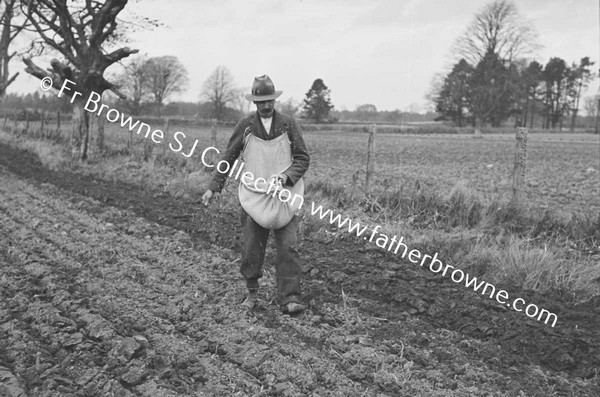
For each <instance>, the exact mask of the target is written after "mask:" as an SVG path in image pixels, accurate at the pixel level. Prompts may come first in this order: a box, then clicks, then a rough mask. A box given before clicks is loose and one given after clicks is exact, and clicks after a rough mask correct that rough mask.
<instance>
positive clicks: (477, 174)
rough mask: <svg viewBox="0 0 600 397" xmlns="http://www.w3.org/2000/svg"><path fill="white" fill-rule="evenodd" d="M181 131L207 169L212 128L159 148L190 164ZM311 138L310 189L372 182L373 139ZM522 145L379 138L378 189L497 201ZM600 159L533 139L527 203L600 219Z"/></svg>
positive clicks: (581, 149)
mask: <svg viewBox="0 0 600 397" xmlns="http://www.w3.org/2000/svg"><path fill="white" fill-rule="evenodd" d="M152 127H153V128H154V129H156V128H159V129H160V128H163V126H161V125H152ZM179 130H180V131H183V132H184V133H185V134H186V137H187V138H186V140H185V146H186V148H187V150H188V151H189V149H191V146H192V144H193V141H194V139H198V140H199V143H198V146H197V149H196V152H195V157H196V161H198V162H199V157H200V153H201V151H202V150H203V149H204V148H205V147H207V146H210V138H209V136H210V130H209V128H208V127H200V128H197V127H196V128H194V127H183V126H182V127H171V129H170V134H169V135H168V137H170V140H169V141H165V142H167V143H161V144H157V145H155V147H154V149H155V150H160V151H164V152H165V153H168V154H170V155H174V156H178V157H180V158H182V157H181V156H179V155H175V154H174V153H172V152H171V151H170V150H168V148H167V145H168V142H173V140H172V134H173V133H174V132H175V131H179ZM231 131H232V128H225V127H220V129H219V133H218V140H217V142H218V147H219V148H220V149H223V148H224V147H225V146H226V144H227V141H228V139H229V137H230V135H231ZM106 135H107V141H108V143H109V145H111V146H113V145H114V146H115V147H124V146H125V144H126V142H127V140H128V139H129V132H128V131H127V130H125V129H120V128H117V127H115V125H114V124H111V123H106ZM304 136H305V140H306V142H307V145H308V147H309V151H310V153H311V167H310V170H309V171H308V174H307V175H306V177H307V180H308V182H309V183H310V181H311V180H318V179H323V178H326V179H328V180H329V181H330V182H331V183H332V184H334V185H342V186H346V187H348V188H350V187H351V186H352V184H353V175H354V174H355V173H356V172H357V171H360V174H359V179H358V181H359V183H362V182H363V181H364V176H365V175H364V171H365V163H366V144H367V138H368V136H367V134H364V133H359V132H355V133H349V132H340V131H320V132H319V131H307V132H305V133H304ZM165 139H166V138H165ZM142 141H143V139H141V138H139V137H136V136H134V142H135V147H136V150H141V148H142V145H141V143H142ZM514 145H515V140H514V136H513V135H509V134H484V135H483V136H482V137H481V138H474V137H473V135H463V134H458V135H456V134H453V135H444V134H436V135H399V134H383V133H382V134H378V135H377V140H376V153H377V156H376V159H377V166H376V175H375V184H376V185H379V188H383V186H387V188H388V189H391V190H393V189H396V188H398V189H399V188H402V189H403V191H407V192H410V191H412V190H414V189H415V187H416V185H417V183H418V184H419V185H420V186H421V188H424V189H427V190H430V191H435V192H438V193H440V194H442V195H444V194H446V193H448V192H449V191H450V189H452V187H453V186H455V185H456V184H457V183H459V182H462V183H465V184H466V185H467V186H468V187H470V188H472V189H474V190H476V191H478V192H480V193H481V195H482V196H483V198H484V199H485V200H491V199H492V198H494V197H496V196H498V195H499V194H509V193H510V191H511V190H510V189H511V183H512V179H511V175H512V169H513V156H514ZM185 150H186V149H184V150H183V151H185ZM599 153H600V137H599V136H598V135H594V134H585V133H575V134H569V133H533V134H529V142H528V152H527V156H528V157H527V174H526V185H527V187H526V191H525V196H524V197H526V199H527V200H530V201H531V202H532V204H534V205H535V206H537V207H539V208H554V209H559V210H564V211H568V212H573V211H583V212H585V213H590V214H598V213H600V199H599V198H598V197H600V154H599Z"/></svg>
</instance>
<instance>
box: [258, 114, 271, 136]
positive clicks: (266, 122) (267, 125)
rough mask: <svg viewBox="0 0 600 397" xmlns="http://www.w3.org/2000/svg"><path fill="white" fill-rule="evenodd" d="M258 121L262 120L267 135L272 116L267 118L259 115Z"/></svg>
mask: <svg viewBox="0 0 600 397" xmlns="http://www.w3.org/2000/svg"><path fill="white" fill-rule="evenodd" d="M260 121H261V122H262V125H263V127H265V131H266V132H267V135H269V132H270V131H271V123H272V122H273V117H269V118H267V119H265V118H262V117H261V118H260Z"/></svg>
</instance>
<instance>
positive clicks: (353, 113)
mask: <svg viewBox="0 0 600 397" xmlns="http://www.w3.org/2000/svg"><path fill="white" fill-rule="evenodd" d="M331 116H332V118H334V119H335V120H337V121H339V122H357V123H381V124H398V125H400V124H403V123H415V122H421V123H422V122H428V121H434V120H435V119H436V117H438V116H439V114H438V113H434V112H427V113H425V114H421V113H417V112H403V111H400V110H397V109H396V110H391V111H389V110H384V111H378V110H377V108H376V107H375V106H374V105H370V104H368V105H361V106H358V107H357V108H356V109H355V110H333V111H331Z"/></svg>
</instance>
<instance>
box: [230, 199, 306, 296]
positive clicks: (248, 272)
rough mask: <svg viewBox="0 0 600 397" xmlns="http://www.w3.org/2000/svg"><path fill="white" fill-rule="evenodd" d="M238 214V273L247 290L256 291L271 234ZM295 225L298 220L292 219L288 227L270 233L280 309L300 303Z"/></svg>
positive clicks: (248, 217)
mask: <svg viewBox="0 0 600 397" xmlns="http://www.w3.org/2000/svg"><path fill="white" fill-rule="evenodd" d="M241 211H242V214H241V221H242V230H243V239H244V245H243V248H242V264H241V266H240V272H241V273H242V275H243V276H244V277H245V278H246V286H247V287H248V289H249V290H250V291H253V290H254V291H255V290H257V289H258V279H259V278H261V277H262V275H263V272H262V265H263V262H264V259H265V248H266V246H267V240H268V238H269V233H270V230H269V229H265V228H264V227H262V226H260V225H259V224H258V223H256V222H255V221H254V219H252V218H251V217H250V216H249V215H248V214H247V213H246V211H244V210H243V209H242V210H241ZM298 222H299V220H298V216H294V217H293V218H292V220H291V221H290V223H288V224H287V225H285V226H284V227H282V228H280V229H276V230H274V231H273V232H274V234H275V247H276V249H277V261H276V265H275V266H276V267H275V271H276V279H277V294H278V296H279V303H280V304H281V305H285V304H287V303H289V302H297V303H300V254H299V253H298V249H297V247H298Z"/></svg>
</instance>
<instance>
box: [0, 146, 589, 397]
mask: <svg viewBox="0 0 600 397" xmlns="http://www.w3.org/2000/svg"><path fill="white" fill-rule="evenodd" d="M238 223H239V222H238V214H236V213H228V212H219V211H218V210H217V209H216V207H212V208H210V209H206V208H204V207H202V206H200V205H199V204H194V203H189V202H184V201H181V200H175V199H173V198H172V197H170V196H169V195H167V194H165V193H162V192H154V191H148V190H144V189H142V188H140V187H138V186H133V185H129V184H126V183H123V182H119V181H111V182H108V181H104V180H100V179H96V178H94V177H90V176H83V175H79V174H75V173H68V172H56V171H50V170H48V169H45V168H43V167H42V166H41V164H40V162H39V161H38V160H37V159H36V158H35V157H34V156H33V155H32V154H30V153H27V152H24V151H20V150H17V149H14V148H11V147H8V146H6V145H3V144H0V396H3V395H8V396H10V395H14V396H16V395H19V393H20V392H22V393H23V395H31V396H69V395H73V396H107V395H115V396H131V395H136V396H187V395H190V396H233V395H240V396H245V395H249V396H327V395H335V396H550V395H556V396H598V395H600V377H599V375H598V372H599V371H600V300H599V299H594V300H591V301H588V302H586V303H585V304H583V305H580V306H575V307H574V306H569V305H566V304H563V303H561V301H559V300H557V299H555V298H554V297H552V296H540V295H539V294H532V293H525V292H521V291H510V292H511V295H512V296H521V297H522V298H524V299H525V300H526V301H528V302H534V303H536V304H537V305H538V306H540V307H544V308H547V309H549V310H551V311H553V312H554V313H556V314H557V315H558V318H559V322H558V323H557V325H556V327H554V328H552V327H550V326H549V325H546V324H544V323H543V322H538V321H535V320H533V319H530V318H528V317H527V316H525V315H524V314H523V313H518V312H514V311H510V310H507V309H506V308H504V307H502V306H500V305H499V304H495V303H494V302H493V301H491V300H489V299H488V298H486V297H482V296H480V295H479V294H477V293H474V292H473V291H469V290H467V289H466V288H464V287H462V286H460V285H457V284H455V283H452V282H450V281H449V280H448V279H447V278H442V277H439V276H435V275H433V274H431V273H430V272H429V271H428V270H427V269H420V268H418V267H415V265H413V264H411V263H409V262H405V261H402V260H400V259H399V258H398V257H395V256H392V255H389V254H385V252H384V251H383V250H381V249H379V248H377V247H376V246H374V245H373V244H369V243H367V242H364V241H359V240H356V239H345V240H344V239H342V240H336V241H322V240H320V241H311V240H308V239H305V240H304V241H303V244H302V249H301V255H302V258H303V260H304V263H305V264H304V273H305V281H304V292H305V295H304V302H305V303H306V305H307V307H308V309H307V311H306V312H305V313H304V314H302V315H300V316H297V317H289V316H286V315H283V314H281V313H280V312H279V309H278V306H277V303H276V301H275V296H274V285H273V274H272V272H273V268H272V266H267V267H266V268H267V270H268V271H269V272H268V274H267V276H266V277H264V278H263V284H262V285H263V286H264V288H262V292H261V294H262V295H261V302H260V305H259V307H258V308H257V309H256V310H254V311H252V312H246V311H244V310H243V309H242V308H241V307H239V305H238V304H239V302H240V301H241V300H242V298H243V293H244V290H243V288H242V287H243V282H242V281H241V279H240V276H239V273H238V265H239V255H238V251H239V245H240V238H239V236H240V231H239V227H238ZM273 259H274V257H273V255H272V252H271V253H270V254H269V255H268V258H267V263H269V264H270V263H272V261H273ZM3 393H5V394H3Z"/></svg>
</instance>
